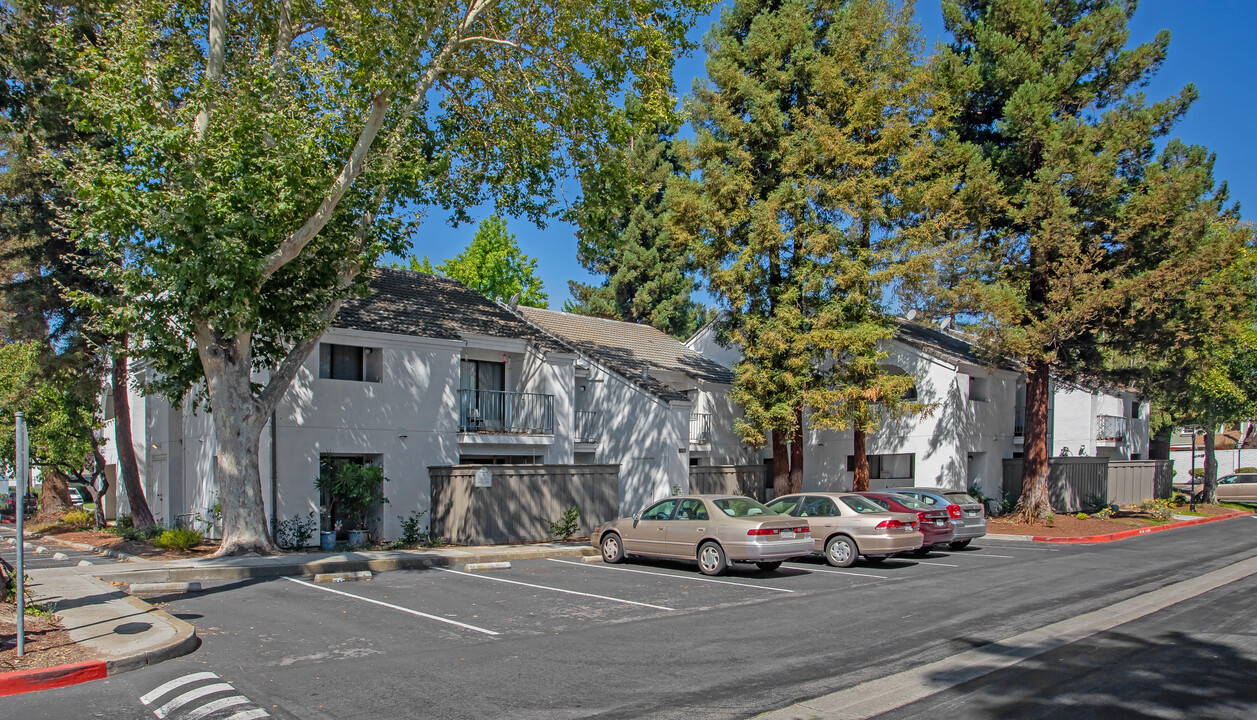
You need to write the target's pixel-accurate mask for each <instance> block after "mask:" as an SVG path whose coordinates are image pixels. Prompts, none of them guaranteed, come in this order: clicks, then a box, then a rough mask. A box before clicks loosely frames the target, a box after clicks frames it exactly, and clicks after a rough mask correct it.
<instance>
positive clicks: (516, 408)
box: [458, 390, 554, 435]
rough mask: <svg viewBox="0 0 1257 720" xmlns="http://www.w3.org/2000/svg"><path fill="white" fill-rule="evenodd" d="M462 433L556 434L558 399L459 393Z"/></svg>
mask: <svg viewBox="0 0 1257 720" xmlns="http://www.w3.org/2000/svg"><path fill="white" fill-rule="evenodd" d="M458 431H459V432H477V433H515V434H521V435H553V434H554V396H553V395H544V394H542V393H525V392H509V391H506V390H459V391H458Z"/></svg>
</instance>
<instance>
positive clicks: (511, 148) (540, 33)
mask: <svg viewBox="0 0 1257 720" xmlns="http://www.w3.org/2000/svg"><path fill="white" fill-rule="evenodd" d="M704 9H705V7H704V3H703V2H701V0H649V1H641V2H632V3H622V2H595V3H589V2H583V1H582V2H575V1H574V0H524V1H523V2H505V1H504V0H458V1H455V2H439V3H428V2H405V1H404V0H403V1H402V2H395V3H387V4H385V5H380V4H379V3H366V2H361V1H355V0H347V1H341V2H327V3H321V2H317V1H315V2H294V1H293V0H277V1H275V2H262V3H252V4H245V3H228V2H226V0H210V2H209V3H193V2H187V1H186V0H183V1H176V2H156V1H154V0H147V1H141V2H135V3H127V4H124V5H122V6H119V7H117V8H114V9H111V11H110V12H109V14H108V17H107V18H106V19H105V20H104V21H103V22H102V23H101V25H102V27H101V29H100V33H99V37H98V40H97V44H96V45H95V46H94V47H92V48H90V49H89V50H88V51H87V52H86V53H85V54H84V56H83V58H82V60H81V65H80V68H79V71H78V72H77V73H75V74H74V75H73V76H72V77H70V78H68V80H67V82H68V83H69V84H70V85H72V87H73V88H74V89H75V90H76V91H77V94H76V100H77V102H79V103H82V104H83V105H84V106H85V107H87V108H89V109H90V111H91V115H92V117H95V118H98V119H99V126H100V128H101V129H102V131H106V132H108V133H109V135H110V136H111V143H110V145H109V146H108V147H107V148H105V149H103V150H99V151H98V150H96V149H94V148H91V147H84V148H80V149H79V152H77V153H75V154H74V156H73V162H70V163H67V169H66V171H65V182H66V183H67V185H68V186H69V187H71V188H72V190H73V193H74V196H75V204H74V206H73V207H72V208H71V210H70V211H69V212H67V213H65V216H64V217H63V222H65V224H66V225H67V226H68V227H69V228H71V229H72V231H73V232H74V234H75V237H76V238H77V240H78V242H79V243H80V244H81V246H82V247H85V248H89V249H90V250H91V251H93V252H100V253H104V254H106V255H108V256H109V257H112V258H114V259H115V262H113V263H112V264H110V265H108V266H106V267H105V268H103V269H101V270H99V272H100V273H101V274H102V276H104V277H105V278H106V279H107V280H108V281H109V282H110V283H111V284H112V285H113V286H115V287H118V288H120V291H121V297H122V298H124V301H122V302H117V303H111V302H109V301H108V299H98V301H97V304H98V305H99V307H100V310H101V312H103V313H106V314H107V316H108V318H109V320H110V321H111V323H112V324H113V326H115V327H117V328H118V329H125V330H128V331H130V332H131V337H132V344H131V349H130V351H131V352H132V353H134V354H135V355H137V356H139V357H143V358H144V359H146V360H147V361H148V362H149V363H151V366H152V368H153V370H154V371H155V378H156V379H155V380H154V381H153V382H152V389H154V390H158V391H161V392H163V393H164V394H165V395H167V396H168V397H169V398H170V399H171V400H172V401H174V402H176V403H177V402H181V401H183V400H184V399H185V398H187V397H189V393H192V392H193V391H194V390H195V391H196V394H195V395H193V396H194V397H196V396H200V397H203V399H204V400H205V401H206V402H207V404H208V407H209V408H210V409H211V410H212V413H213V422H214V432H215V438H216V443H217V454H216V456H215V469H214V472H215V479H216V481H217V483H218V485H219V487H220V489H221V492H222V505H223V536H224V537H223V541H222V545H221V547H220V550H219V553H220V554H241V553H252V552H262V553H266V552H272V551H274V549H275V548H274V545H273V544H272V543H271V541H270V539H269V537H268V534H267V528H266V519H265V517H264V514H263V510H262V493H261V482H260V478H259V473H258V465H259V463H258V445H259V437H260V433H261V430H262V428H263V426H264V424H265V423H266V421H267V420H268V418H269V417H270V414H271V412H272V411H273V410H274V409H275V407H276V406H277V404H278V403H279V401H280V399H281V397H282V396H283V395H284V393H285V392H286V390H287V388H288V386H289V384H290V382H291V380H292V378H293V376H294V375H295V374H296V372H297V370H298V368H299V367H300V366H301V365H302V363H303V362H304V361H305V359H306V357H307V355H308V354H309V352H310V351H311V349H312V348H313V347H314V346H315V345H316V344H317V342H318V338H319V336H320V334H321V333H322V331H323V330H324V329H325V328H326V326H327V325H328V323H329V322H330V321H331V320H332V319H333V317H334V316H335V314H336V312H337V311H338V309H339V307H340V305H341V303H342V301H343V300H344V299H345V298H346V297H348V296H350V295H352V294H354V293H357V292H362V291H364V288H365V273H364V269H368V268H370V267H371V266H372V265H373V264H374V262H375V260H376V259H377V258H378V257H379V256H380V255H381V254H382V253H383V252H385V251H389V252H394V253H398V254H401V253H403V252H404V251H405V247H404V246H405V240H404V239H405V238H406V237H408V236H409V235H410V233H412V232H413V230H414V225H415V224H416V223H417V222H418V220H419V216H418V215H417V214H416V213H415V212H414V211H413V210H412V208H421V209H422V208H426V209H430V210H432V212H440V213H443V214H446V215H447V216H449V217H452V218H453V219H455V220H459V221H466V220H468V219H469V218H468V217H467V213H466V208H469V207H475V206H477V205H480V204H482V203H483V202H486V201H487V200H488V199H489V198H493V199H494V200H495V201H496V204H497V206H498V207H499V208H500V209H501V210H502V211H503V212H506V213H510V214H522V215H526V216H528V217H530V218H532V219H534V220H537V221H541V219H542V218H543V217H544V216H545V215H546V214H547V213H548V212H549V211H550V208H551V207H552V205H553V188H554V187H555V181H556V179H557V178H560V177H563V176H565V175H566V174H567V173H568V172H569V168H570V167H572V166H574V164H575V163H576V162H578V161H579V160H580V159H581V158H583V157H586V156H587V155H588V154H589V148H590V147H591V146H596V145H597V144H598V143H599V142H600V141H601V139H602V138H603V137H604V136H605V126H606V123H605V118H606V117H607V116H608V115H609V114H610V113H611V111H612V99H613V98H614V97H615V96H617V95H618V94H619V93H622V92H624V91H625V90H626V89H628V88H630V87H632V88H635V90H636V91H637V92H640V93H641V94H642V95H643V97H646V98H651V99H652V101H651V102H652V103H653V102H654V99H655V98H662V97H666V96H667V94H668V90H669V89H670V84H671V82H670V71H671V65H672V60H673V58H674V57H675V56H676V55H677V54H678V53H679V52H681V51H682V50H683V49H684V46H685V39H684V37H685V31H686V29H687V28H688V26H689V24H690V23H691V22H692V21H693V19H694V17H695V14H696V12H699V11H702V10H704ZM85 300H88V298H85Z"/></svg>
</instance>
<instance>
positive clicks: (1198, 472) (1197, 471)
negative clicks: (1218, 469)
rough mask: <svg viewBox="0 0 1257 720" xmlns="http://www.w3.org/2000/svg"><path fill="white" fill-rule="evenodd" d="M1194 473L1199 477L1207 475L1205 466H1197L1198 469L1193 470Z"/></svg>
mask: <svg viewBox="0 0 1257 720" xmlns="http://www.w3.org/2000/svg"><path fill="white" fill-rule="evenodd" d="M1192 475H1194V476H1196V477H1198V478H1203V477H1204V476H1205V469H1204V468H1196V469H1194V470H1192Z"/></svg>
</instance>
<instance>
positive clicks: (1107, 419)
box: [1096, 415, 1126, 441]
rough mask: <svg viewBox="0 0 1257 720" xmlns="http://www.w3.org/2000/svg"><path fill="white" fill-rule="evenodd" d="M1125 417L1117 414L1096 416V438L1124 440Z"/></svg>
mask: <svg viewBox="0 0 1257 720" xmlns="http://www.w3.org/2000/svg"><path fill="white" fill-rule="evenodd" d="M1125 439H1126V418H1124V417H1120V416H1117V415H1098V416H1096V440H1114V441H1119V440H1125Z"/></svg>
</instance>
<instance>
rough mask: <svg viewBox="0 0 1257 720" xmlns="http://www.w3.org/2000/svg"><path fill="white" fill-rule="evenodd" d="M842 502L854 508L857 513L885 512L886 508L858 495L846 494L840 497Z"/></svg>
mask: <svg viewBox="0 0 1257 720" xmlns="http://www.w3.org/2000/svg"><path fill="white" fill-rule="evenodd" d="M842 504H843V505H846V506H847V507H849V508H851V509H852V510H855V511H856V512H858V513H880V512H886V508H884V507H882V506H881V505H878V504H877V503H876V502H874V501H873V500H870V499H868V498H866V497H860V496H859V495H847V496H844V497H843V498H842Z"/></svg>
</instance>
